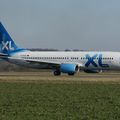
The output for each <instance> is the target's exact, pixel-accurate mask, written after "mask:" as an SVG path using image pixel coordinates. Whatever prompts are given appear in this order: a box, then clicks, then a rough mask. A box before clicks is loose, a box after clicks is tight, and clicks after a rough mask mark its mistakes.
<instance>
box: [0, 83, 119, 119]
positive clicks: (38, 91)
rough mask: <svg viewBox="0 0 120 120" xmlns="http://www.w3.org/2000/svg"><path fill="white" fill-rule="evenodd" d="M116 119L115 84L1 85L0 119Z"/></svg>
mask: <svg viewBox="0 0 120 120" xmlns="http://www.w3.org/2000/svg"><path fill="white" fill-rule="evenodd" d="M119 119H120V84H117V83H114V84H111V83H107V84H104V83H97V82H92V83H90V84H89V83H87V82H70V83H69V84H67V83H64V82H61V83H54V84H53V83H52V82H47V83H46V82H44V81H42V82H37V83H34V82H33V83H19V82H16V83H15V82H14V83H11V82H1V83H0V120H119Z"/></svg>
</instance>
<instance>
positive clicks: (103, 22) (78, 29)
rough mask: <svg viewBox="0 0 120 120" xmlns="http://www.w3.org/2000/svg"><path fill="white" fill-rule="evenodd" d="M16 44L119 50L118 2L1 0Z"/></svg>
mask: <svg viewBox="0 0 120 120" xmlns="http://www.w3.org/2000/svg"><path fill="white" fill-rule="evenodd" d="M0 20H1V21H2V23H3V24H4V26H5V27H6V28H7V30H8V31H9V33H10V34H11V35H12V38H13V39H14V40H15V41H16V42H17V44H18V45H20V46H22V47H25V48H57V49H62V50H63V49H67V48H69V49H81V50H114V51H120V0H0Z"/></svg>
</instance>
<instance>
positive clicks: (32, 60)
mask: <svg viewBox="0 0 120 120" xmlns="http://www.w3.org/2000/svg"><path fill="white" fill-rule="evenodd" d="M0 58H1V59H3V60H5V61H7V62H10V63H13V64H16V65H20V66H25V67H30V68H37V69H51V70H52V71H53V74H54V75H55V76H58V75H61V73H66V74H68V75H74V74H75V73H77V72H78V71H81V70H83V71H84V72H86V73H98V72H101V71H103V70H120V53H119V52H110V51H77V52H76V51H72V52H71V51H69V52H65V51H54V52H53V51H52V52H50V51H49V52H48V51H30V50H28V49H24V48H20V47H18V46H17V45H16V44H15V42H14V41H13V40H12V38H11V37H10V35H9V33H8V32H7V30H6V29H5V28H4V26H3V25H2V23H1V22H0Z"/></svg>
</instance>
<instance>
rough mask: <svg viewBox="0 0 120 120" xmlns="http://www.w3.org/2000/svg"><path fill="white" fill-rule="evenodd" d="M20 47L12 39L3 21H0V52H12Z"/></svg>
mask: <svg viewBox="0 0 120 120" xmlns="http://www.w3.org/2000/svg"><path fill="white" fill-rule="evenodd" d="M18 50H20V48H18V46H17V45H16V44H15V42H14V41H13V40H12V38H11V37H10V35H9V34H8V32H7V31H6V29H5V28H4V26H3V25H2V23H1V22H0V53H4V54H10V53H11V52H14V51H18Z"/></svg>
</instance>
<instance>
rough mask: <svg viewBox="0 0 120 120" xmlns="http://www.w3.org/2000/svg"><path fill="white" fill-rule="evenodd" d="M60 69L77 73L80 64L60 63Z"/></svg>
mask: <svg viewBox="0 0 120 120" xmlns="http://www.w3.org/2000/svg"><path fill="white" fill-rule="evenodd" d="M60 71H61V72H63V73H68V74H71V73H76V72H77V71H78V65H76V64H70V63H69V64H68V63H63V64H61V65H60Z"/></svg>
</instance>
